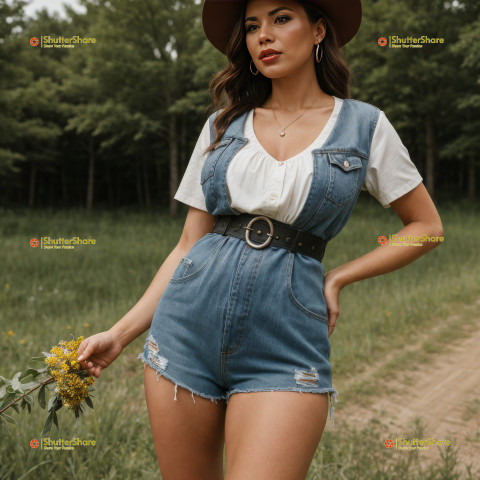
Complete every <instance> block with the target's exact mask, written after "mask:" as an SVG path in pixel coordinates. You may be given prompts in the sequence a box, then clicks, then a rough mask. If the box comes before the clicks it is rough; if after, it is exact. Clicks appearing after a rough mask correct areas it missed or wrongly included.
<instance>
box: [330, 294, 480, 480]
mask: <svg viewBox="0 0 480 480" xmlns="http://www.w3.org/2000/svg"><path fill="white" fill-rule="evenodd" d="M465 309H466V310H465V313H468V316H469V317H470V318H471V319H472V321H471V322H464V321H463V320H462V317H463V315H462V312H459V314H457V315H455V316H453V317H450V318H448V319H446V320H445V321H444V322H442V324H441V325H442V327H439V328H437V329H436V330H437V332H435V331H433V330H432V331H430V332H429V335H430V336H431V335H434V334H435V333H438V331H440V329H441V328H443V329H444V330H445V329H448V328H450V329H451V330H450V332H454V331H455V330H456V329H460V330H464V331H465V332H466V333H467V336H466V337H463V338H456V339H453V340H449V341H448V348H447V349H441V350H440V352H436V353H431V354H429V360H430V361H429V362H428V363H426V364H423V363H422V364H418V365H415V368H408V369H406V370H405V371H402V372H401V375H399V376H398V375H397V376H396V377H395V379H392V380H386V381H384V382H383V381H382V383H381V391H383V392H387V393H385V394H383V395H377V396H376V397H375V396H373V397H372V398H371V407H370V408H368V409H367V408H365V407H362V406H359V405H357V404H356V403H355V401H354V400H352V399H351V400H348V401H347V402H346V404H345V405H343V406H342V407H340V404H338V407H336V408H335V418H336V420H335V422H337V418H338V419H339V423H340V422H344V421H345V422H348V423H349V424H350V425H351V424H352V422H355V423H356V424H357V425H358V426H360V427H361V426H362V425H365V424H367V423H368V422H369V421H370V420H371V419H372V418H376V419H378V420H380V421H381V422H382V424H384V425H385V427H386V428H385V440H386V439H387V438H391V439H392V440H393V442H394V444H395V440H396V438H398V439H400V438H402V437H403V438H406V439H407V440H411V439H412V438H414V437H412V435H411V432H412V428H413V424H414V419H415V418H416V417H420V418H421V420H422V421H423V424H424V426H425V428H424V430H423V434H422V435H421V437H418V439H419V440H422V439H423V440H427V439H429V438H434V439H435V440H450V441H451V442H453V443H454V444H455V445H456V447H457V448H458V454H457V460H458V463H459V464H460V465H461V466H462V467H461V468H459V471H464V472H465V465H466V464H469V463H471V464H473V466H474V467H475V468H474V470H475V469H480V300H479V301H477V302H476V303H475V304H473V305H470V306H465ZM447 331H448V330H447ZM452 337H454V335H452ZM425 340H426V339H425V338H422V339H419V341H418V343H417V344H416V345H413V346H410V347H409V348H408V349H404V350H403V351H402V352H391V353H390V354H389V355H388V357H389V358H388V359H387V360H386V362H382V365H379V366H376V367H375V368H372V369H368V370H367V371H365V372H362V373H361V374H360V375H359V376H356V378H355V382H356V384H357V385H358V381H359V379H360V380H362V379H363V380H367V379H368V378H370V380H371V378H372V375H374V374H375V372H376V371H378V370H379V368H381V367H382V366H384V365H385V364H386V363H387V362H390V361H392V360H394V359H395V355H397V356H399V355H400V354H404V353H405V350H408V351H411V352H412V353H413V352H414V351H419V349H421V346H422V344H423V342H424V341H425ZM398 370H401V369H398ZM352 385H353V383H352V382H350V385H349V383H348V382H346V383H345V385H343V386H342V388H343V389H345V388H347V389H348V388H349V386H350V387H351V386H352ZM341 391H342V390H340V392H341ZM353 398H354V397H353ZM339 400H341V396H340V395H339ZM337 412H338V413H337ZM382 443H383V439H380V440H379V444H380V445H382V447H383V444H382ZM383 448H385V447H383ZM441 448H445V447H441V446H431V447H429V449H428V450H422V451H420V452H419V459H420V462H421V464H422V466H426V465H428V464H430V463H431V462H438V461H439V460H440V449H441ZM393 449H395V445H394V447H393ZM402 453H403V452H401V451H396V452H394V451H392V454H402Z"/></svg>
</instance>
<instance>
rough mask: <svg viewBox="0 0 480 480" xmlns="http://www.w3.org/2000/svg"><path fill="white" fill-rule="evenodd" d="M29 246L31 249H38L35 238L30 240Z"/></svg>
mask: <svg viewBox="0 0 480 480" xmlns="http://www.w3.org/2000/svg"><path fill="white" fill-rule="evenodd" d="M30 246H31V247H33V248H35V247H38V240H37V239H36V238H32V239H31V240H30Z"/></svg>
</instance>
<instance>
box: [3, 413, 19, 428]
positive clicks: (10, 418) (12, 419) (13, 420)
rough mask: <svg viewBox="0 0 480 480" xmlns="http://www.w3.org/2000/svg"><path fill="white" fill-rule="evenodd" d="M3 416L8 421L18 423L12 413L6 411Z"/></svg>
mask: <svg viewBox="0 0 480 480" xmlns="http://www.w3.org/2000/svg"><path fill="white" fill-rule="evenodd" d="M1 417H3V418H4V419H5V420H6V421H7V422H10V423H13V424H14V425H17V422H16V421H15V419H14V418H12V417H11V416H10V415H7V414H6V413H2V414H1Z"/></svg>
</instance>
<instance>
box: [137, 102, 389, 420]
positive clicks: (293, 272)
mask: <svg viewBox="0 0 480 480" xmlns="http://www.w3.org/2000/svg"><path fill="white" fill-rule="evenodd" d="M379 113H380V110H379V109H378V108H376V107H374V106H372V105H369V104H367V103H364V102H359V101H357V100H351V99H345V100H344V102H343V105H342V108H341V110H340V113H339V116H338V118H337V121H336V123H335V125H334V128H333V130H332V131H331V133H330V135H329V137H328V138H327V140H326V141H325V143H324V145H323V146H322V147H321V148H316V149H314V150H312V152H311V153H312V161H313V162H314V169H313V178H312V183H311V187H310V191H309V194H308V197H307V200H306V202H305V204H304V206H303V209H302V211H301V212H300V214H299V216H298V217H297V218H296V220H295V222H294V223H293V224H292V226H293V227H295V228H299V229H301V230H304V231H307V232H310V233H313V234H314V235H317V236H319V237H321V238H323V239H325V240H330V239H331V238H333V237H334V236H336V235H337V234H338V233H339V232H340V231H341V229H342V228H343V227H344V226H345V224H346V223H347V221H348V219H349V217H350V215H351V213H352V210H353V208H354V206H355V204H356V201H357V199H358V196H359V194H360V189H361V186H362V184H363V181H364V178H365V174H366V171H367V165H368V159H369V155H370V147H371V142H372V137H373V133H374V131H375V127H376V124H377V121H378V118H379ZM216 114H217V112H216V113H214V114H212V116H211V117H210V130H211V140H212V142H213V139H214V131H213V126H212V123H213V120H214V116H215V115H216ZM246 116H247V113H244V114H242V115H241V116H239V117H238V118H236V119H235V120H234V121H233V122H231V124H230V125H229V127H228V128H227V130H226V132H225V134H224V136H223V137H222V140H221V142H220V144H219V145H218V147H217V148H216V149H215V150H213V151H212V152H210V153H209V155H208V156H207V157H206V159H205V163H204V165H203V168H202V172H201V178H200V182H201V185H202V189H203V192H204V195H205V202H206V206H207V209H208V211H209V213H211V214H212V215H215V216H218V215H232V214H233V215H238V214H240V213H241V212H239V211H237V210H235V209H232V208H231V206H230V204H229V202H228V198H227V189H226V172H227V168H228V165H229V163H230V161H231V159H232V158H233V156H234V155H235V153H236V152H237V151H238V150H239V149H240V148H241V147H242V146H243V145H244V144H245V143H246V142H247V141H248V140H247V139H246V138H244V137H243V129H244V123H245V119H246ZM249 213H253V214H255V213H258V214H259V215H261V214H262V212H249ZM326 254H327V255H328V247H327V251H326ZM324 274H325V271H324V267H323V264H322V262H320V261H318V260H316V259H314V258H312V257H309V256H307V255H304V254H302V253H298V252H297V253H291V252H289V251H288V250H287V249H284V248H281V247H276V246H271V245H269V246H267V247H265V248H262V249H254V248H252V247H250V246H249V245H248V244H247V243H246V242H245V241H244V240H242V239H239V238H236V237H231V236H228V235H226V236H224V235H221V234H220V233H207V234H206V235H205V236H203V237H202V238H200V239H199V240H198V241H197V242H196V243H195V244H194V245H193V246H192V248H191V249H190V251H189V252H188V253H187V254H186V256H185V257H183V258H182V259H181V261H180V262H179V264H178V266H177V268H176V270H175V272H174V273H173V276H172V278H171V279H170V281H169V283H168V285H167V287H166V288H165V290H164V293H163V295H162V297H161V299H160V301H159V302H158V305H157V308H156V311H155V314H154V317H153V321H152V325H151V328H150V331H149V333H148V336H147V338H146V341H145V346H144V351H143V352H142V353H140V354H139V355H138V358H140V359H141V360H142V361H143V362H145V363H147V364H148V365H149V366H151V367H152V368H154V369H155V370H156V371H157V373H158V375H162V376H164V377H166V378H168V379H170V380H171V381H172V382H173V383H174V384H175V396H174V400H176V393H177V386H181V387H184V388H186V389H187V390H189V391H190V392H191V393H192V398H193V400H195V399H194V397H193V395H194V394H196V395H199V396H201V397H204V398H209V399H211V400H212V401H214V402H216V401H217V400H226V402H227V403H228V400H229V398H230V397H231V395H233V394H235V393H238V392H256V391H295V392H299V393H300V394H301V393H304V392H313V393H328V394H329V395H330V420H331V422H332V425H333V410H334V406H333V402H334V401H335V402H338V400H337V398H336V397H337V394H338V393H337V390H336V389H335V388H334V387H333V385H332V368H331V364H330V349H331V345H330V340H329V338H328V319H327V306H326V302H325V298H324V293H323V280H324Z"/></svg>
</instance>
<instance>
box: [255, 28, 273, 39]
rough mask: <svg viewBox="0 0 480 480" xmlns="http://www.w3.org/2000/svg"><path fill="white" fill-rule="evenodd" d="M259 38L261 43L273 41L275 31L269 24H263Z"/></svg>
mask: <svg viewBox="0 0 480 480" xmlns="http://www.w3.org/2000/svg"><path fill="white" fill-rule="evenodd" d="M259 30H260V31H259V33H258V39H259V41H260V43H265V42H272V41H273V33H272V30H271V28H270V27H269V26H268V25H263V26H261V27H260V28H259Z"/></svg>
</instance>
